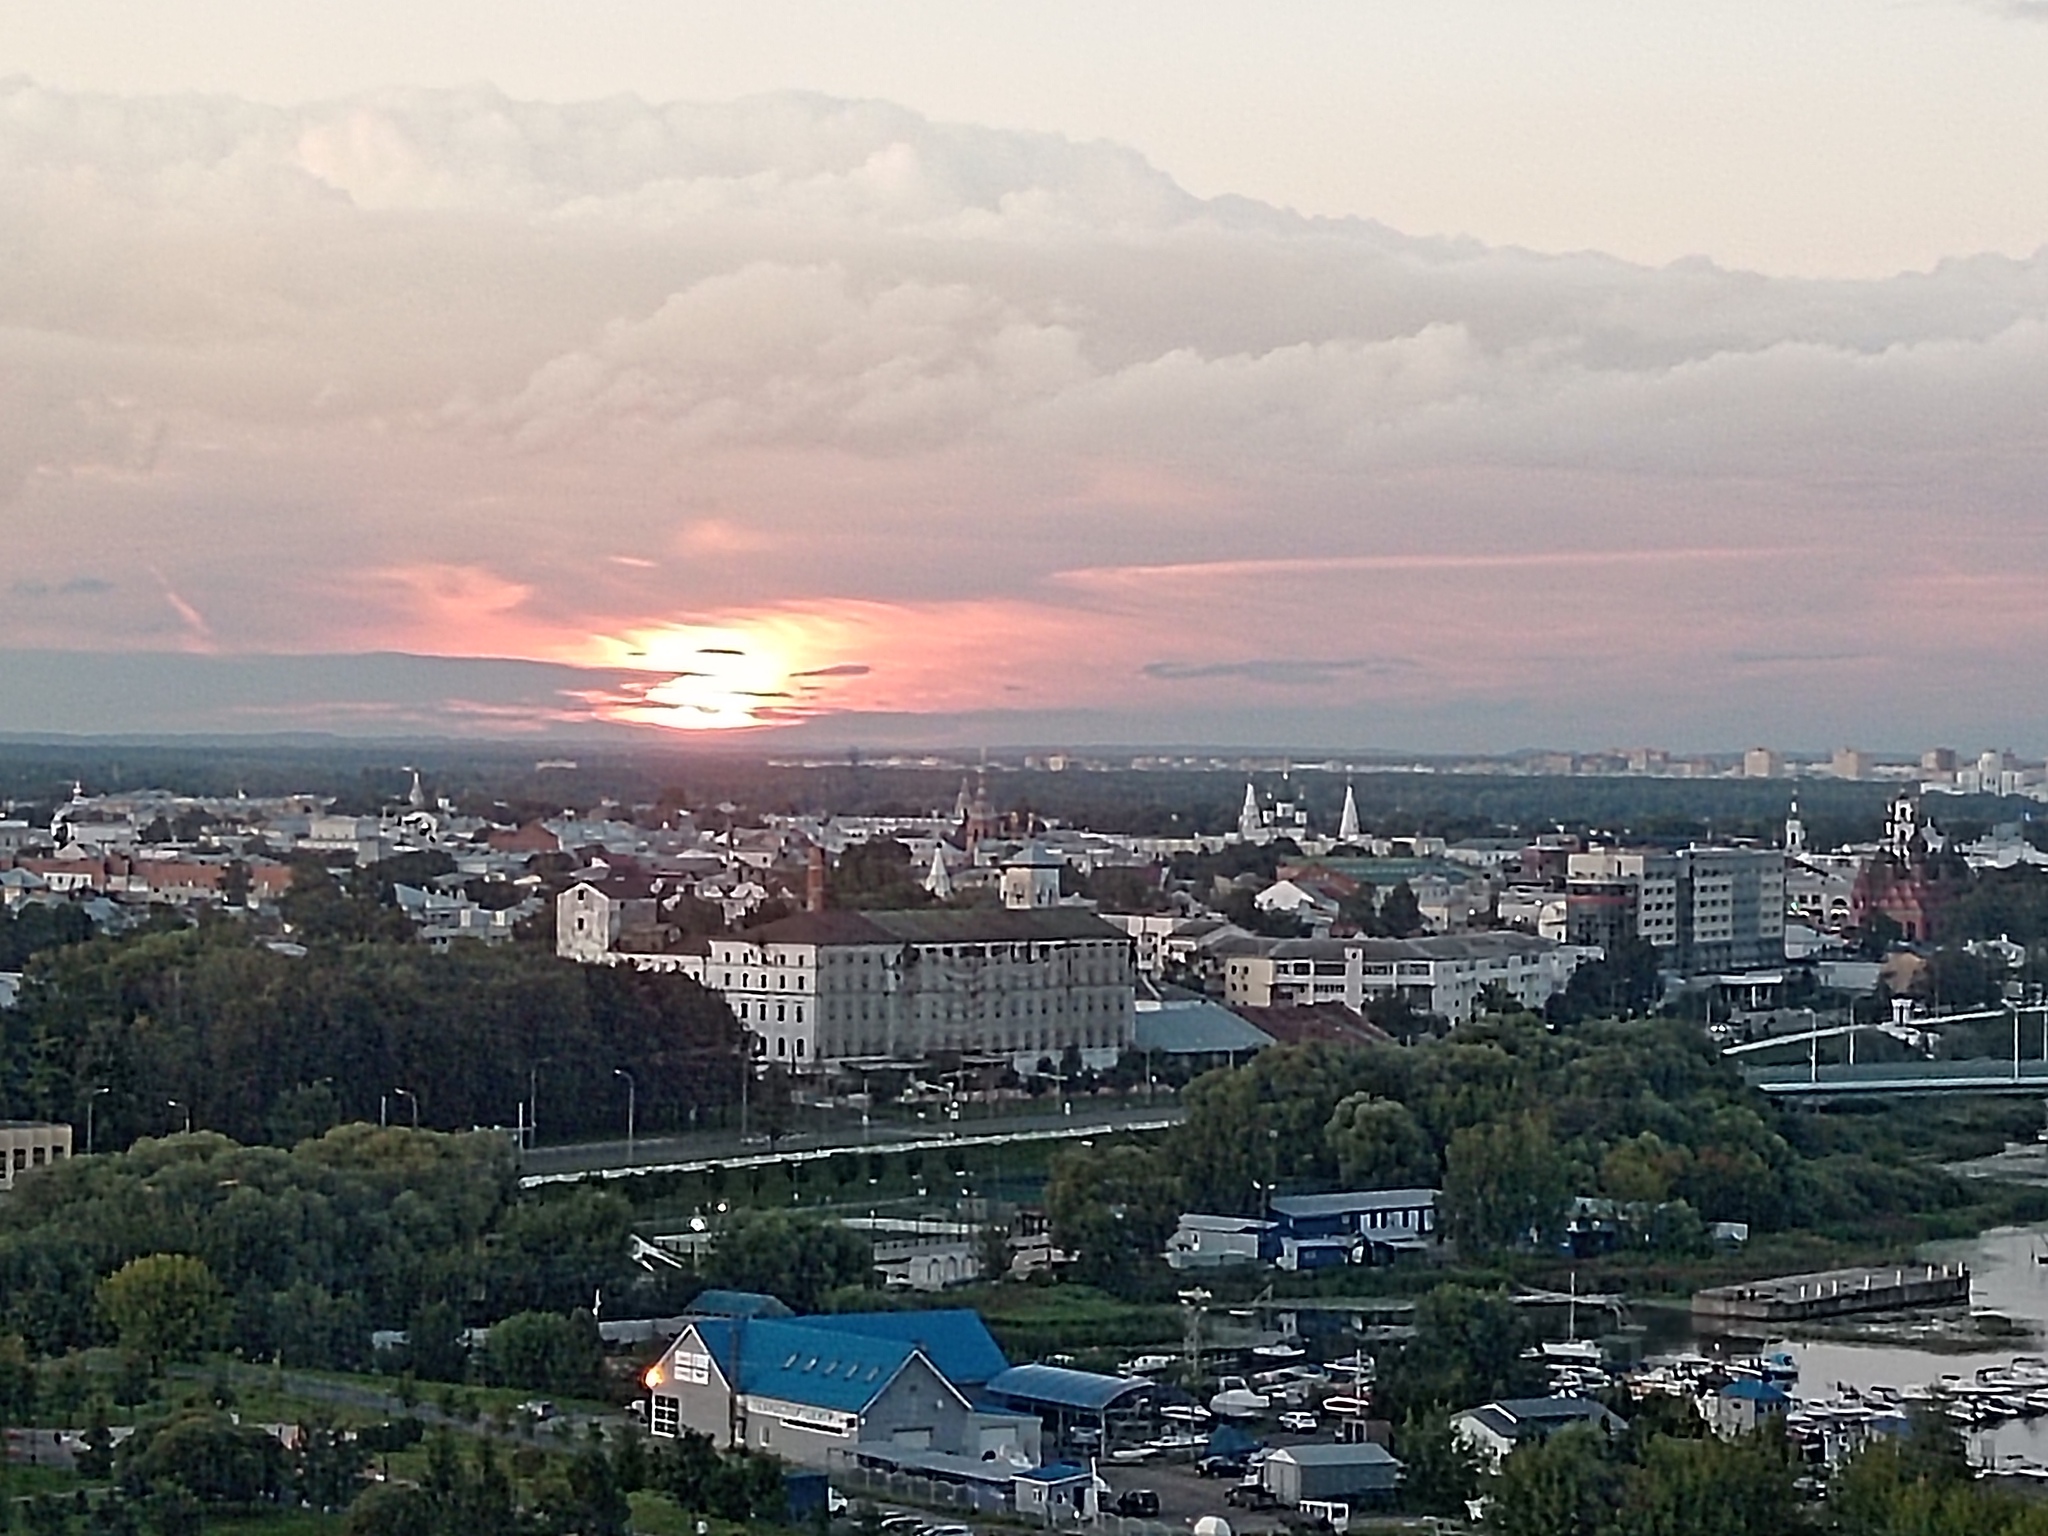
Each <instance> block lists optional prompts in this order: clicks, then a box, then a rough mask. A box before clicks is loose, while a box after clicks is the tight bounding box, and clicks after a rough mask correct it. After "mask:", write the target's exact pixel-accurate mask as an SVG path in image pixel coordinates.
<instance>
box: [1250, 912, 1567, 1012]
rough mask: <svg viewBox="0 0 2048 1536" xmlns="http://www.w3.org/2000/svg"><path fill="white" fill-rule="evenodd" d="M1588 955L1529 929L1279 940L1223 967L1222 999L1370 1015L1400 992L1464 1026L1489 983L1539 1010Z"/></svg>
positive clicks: (1415, 1005) (1417, 1006)
mask: <svg viewBox="0 0 2048 1536" xmlns="http://www.w3.org/2000/svg"><path fill="white" fill-rule="evenodd" d="M1584 953H1585V952H1584V951H1582V950H1579V949H1575V948H1573V947H1571V946H1570V945H1563V944H1555V943H1552V942H1551V941H1550V940H1548V939H1539V938H1534V937H1532V936H1531V935H1529V934H1526V933H1459V934H1441V935H1438V936H1436V937H1433V938H1423V939H1366V938H1357V939H1279V940H1275V941H1273V942H1272V944H1271V946H1270V947H1269V948H1268V949H1267V950H1266V951H1265V952H1264V953H1263V954H1240V955H1233V956H1231V957H1230V958H1229V959H1228V960H1226V961H1225V962H1224V969H1223V985H1224V1000H1225V1001H1226V1002H1228V1003H1229V1004H1231V1005H1232V1006H1233V1007H1243V1008H1272V1007H1289V1006H1292V1007H1307V1006H1309V1005H1311V1004H1315V1003H1342V1004H1343V1005H1344V1006H1345V1007H1346V1008H1348V1009H1350V1010H1351V1011H1352V1012H1353V1013H1363V1012H1364V1011H1365V1008H1366V1006H1367V1004H1369V1003H1370V1002H1372V1001H1373V999H1375V998H1381V997H1388V996H1396V997H1400V998H1403V999H1405V1000H1406V1001H1407V1002H1408V1004H1409V1005H1410V1006H1411V1007H1413V1008H1414V1009H1415V1011H1416V1012H1418V1013H1425V1014H1434V1015H1436V1016H1437V1017H1438V1018H1444V1019H1450V1020H1452V1021H1453V1022H1458V1021H1462V1020H1465V1019H1469V1018H1471V1017H1473V1015H1474V1014H1476V1013H1477V1012H1479V1002H1480V997H1481V995H1482V994H1483V993H1485V992H1486V990H1487V989H1488V988H1489V987H1498V988H1500V989H1501V990H1502V991H1503V992H1505V993H1506V994H1507V995H1508V996H1510V997H1512V998H1513V999H1514V1000H1515V1001H1516V1002H1517V1003H1519V1004H1520V1005H1522V1006H1523V1007H1525V1008H1532V1009H1540V1008H1541V1007H1542V1006H1543V1005H1544V1003H1546V1002H1548V1001H1549V1000H1550V998H1551V997H1552V996H1553V995H1555V994H1556V993H1559V992H1562V991H1563V990H1564V988H1565V984H1566V983H1567V982H1569V981H1570V980H1571V975H1572V972H1573V971H1574V970H1575V969H1577V967H1578V964H1579V960H1580V958H1581V957H1582V955H1583V954H1584Z"/></svg>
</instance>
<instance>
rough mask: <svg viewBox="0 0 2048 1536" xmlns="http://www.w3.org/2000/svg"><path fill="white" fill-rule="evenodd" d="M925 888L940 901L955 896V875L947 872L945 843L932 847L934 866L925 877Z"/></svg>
mask: <svg viewBox="0 0 2048 1536" xmlns="http://www.w3.org/2000/svg"><path fill="white" fill-rule="evenodd" d="M924 888H925V889H926V890H927V891H929V892H931V894H932V895H934V896H936V897H937V898H938V899H939V900H940V901H950V900H952V898H953V877H952V876H951V875H949V874H947V873H946V849H945V845H944V844H940V845H939V846H937V847H935V848H933V849H932V867H931V869H930V871H929V872H927V873H926V875H925V877H924Z"/></svg>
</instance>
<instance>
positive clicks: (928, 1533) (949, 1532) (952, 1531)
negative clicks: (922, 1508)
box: [924, 1525, 974, 1536]
mask: <svg viewBox="0 0 2048 1536" xmlns="http://www.w3.org/2000/svg"><path fill="white" fill-rule="evenodd" d="M924 1536H974V1527H973V1526H971V1525H928V1526H926V1527H925V1528H924Z"/></svg>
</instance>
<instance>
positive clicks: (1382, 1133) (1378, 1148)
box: [1323, 1092, 1437, 1189]
mask: <svg viewBox="0 0 2048 1536" xmlns="http://www.w3.org/2000/svg"><path fill="white" fill-rule="evenodd" d="M1323 1137H1324V1139H1325V1140H1326V1141H1327V1142H1329V1144H1330V1152H1331V1154H1332V1155H1333V1156H1334V1157H1335V1158H1336V1160H1337V1177H1338V1179H1339V1180H1341V1181H1342V1182H1343V1184H1344V1186H1345V1187H1346V1188H1347V1189H1401V1188H1409V1187H1417V1186H1420V1187H1424V1188H1428V1187H1432V1186H1434V1185H1435V1183H1436V1179H1437V1167H1436V1150H1435V1148H1434V1147H1432V1146H1431V1145H1430V1141H1429V1135H1428V1133H1427V1132H1425V1131H1424V1130H1423V1129H1422V1127H1421V1126H1420V1125H1419V1124H1418V1123H1417V1122H1416V1119H1415V1116H1414V1115H1412V1114H1410V1113H1409V1112H1408V1110H1407V1108H1406V1107H1405V1106H1404V1105H1401V1104H1397V1103H1396V1102H1394V1100H1392V1099H1382V1098H1379V1097H1377V1096H1375V1095H1374V1094H1372V1093H1370V1092H1359V1093H1352V1094H1347V1095H1345V1097H1344V1098H1342V1099H1340V1100H1339V1101H1338V1103H1337V1107H1336V1108H1335V1109H1334V1110H1332V1111H1331V1112H1330V1123H1329V1124H1328V1125H1327V1126H1325V1127H1324V1128H1323Z"/></svg>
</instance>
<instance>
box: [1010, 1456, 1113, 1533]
mask: <svg viewBox="0 0 2048 1536" xmlns="http://www.w3.org/2000/svg"><path fill="white" fill-rule="evenodd" d="M1014 1484H1015V1493H1014V1494H1013V1498H1014V1499H1015V1502H1016V1506H1017V1513H1018V1514H1019V1515H1021V1516H1023V1517H1024V1518H1025V1519H1027V1520H1036V1521H1040V1522H1042V1523H1044V1524H1046V1525H1067V1524H1070V1523H1072V1522H1073V1521H1076V1520H1093V1519H1094V1518H1095V1512H1096V1500H1095V1474H1094V1473H1093V1472H1091V1471H1089V1470H1088V1468H1086V1467H1084V1466H1081V1465H1079V1464H1078V1463H1076V1462H1071V1461H1056V1462H1054V1463H1053V1464H1052V1465H1051V1466H1046V1467H1034V1468H1032V1469H1031V1470H1030V1471H1029V1472H1019V1473H1018V1474H1017V1475H1016V1477H1015V1479H1014Z"/></svg>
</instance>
